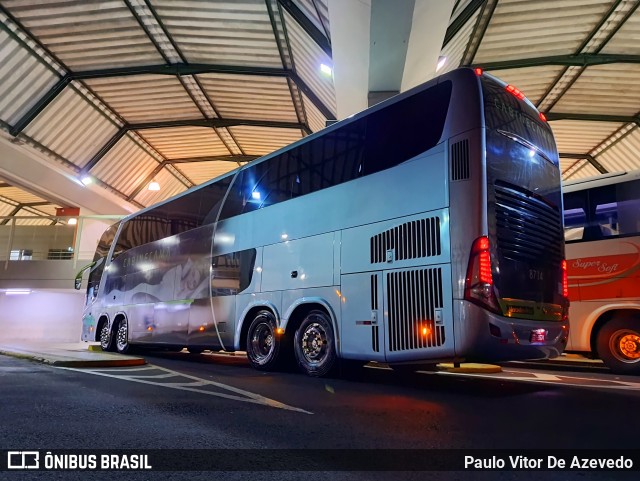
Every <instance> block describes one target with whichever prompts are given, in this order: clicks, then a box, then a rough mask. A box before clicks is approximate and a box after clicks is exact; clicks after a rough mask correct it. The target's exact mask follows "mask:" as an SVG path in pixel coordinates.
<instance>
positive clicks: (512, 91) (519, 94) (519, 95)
mask: <svg viewBox="0 0 640 481" xmlns="http://www.w3.org/2000/svg"><path fill="white" fill-rule="evenodd" d="M505 88H506V89H507V92H509V93H510V94H511V95H513V96H514V97H515V98H517V99H519V100H523V99H524V94H523V93H522V92H521V91H520V90H518V89H517V88H515V87H514V86H513V85H511V84H509V85H507V86H506V87H505Z"/></svg>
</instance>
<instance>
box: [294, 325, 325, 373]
mask: <svg viewBox="0 0 640 481" xmlns="http://www.w3.org/2000/svg"><path fill="white" fill-rule="evenodd" d="M301 344H302V355H303V356H304V357H305V359H306V360H307V361H309V362H312V363H318V362H321V361H322V360H323V359H324V358H325V357H326V355H327V351H328V336H327V331H326V330H325V329H324V327H323V326H322V325H321V324H319V323H317V322H313V323H311V324H309V325H308V326H307V327H306V328H305V330H304V332H303V333H302V338H301Z"/></svg>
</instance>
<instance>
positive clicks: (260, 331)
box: [251, 322, 275, 364]
mask: <svg viewBox="0 0 640 481" xmlns="http://www.w3.org/2000/svg"><path fill="white" fill-rule="evenodd" d="M274 347H275V338H274V335H273V329H272V328H271V326H270V325H269V324H268V323H266V322H261V323H260V324H258V325H257V326H256V328H255V329H254V330H253V333H252V335H251V354H252V357H253V359H254V360H255V361H256V362H257V363H258V364H264V363H265V362H266V361H268V360H269V358H270V357H271V355H272V354H273V349H274Z"/></svg>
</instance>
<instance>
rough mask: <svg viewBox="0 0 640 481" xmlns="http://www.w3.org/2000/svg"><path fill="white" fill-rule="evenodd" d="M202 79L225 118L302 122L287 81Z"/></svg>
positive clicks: (218, 76)
mask: <svg viewBox="0 0 640 481" xmlns="http://www.w3.org/2000/svg"><path fill="white" fill-rule="evenodd" d="M198 78H199V79H200V82H201V84H202V86H203V87H204V90H205V92H206V94H207V95H208V96H209V98H211V99H212V101H213V103H214V105H215V107H216V109H217V111H218V112H220V116H221V117H227V118H232V119H257V120H276V121H285V122H297V121H298V118H297V117H296V112H295V109H294V106H293V102H292V100H291V92H290V91H289V86H288V85H287V79H286V78H284V77H266V76H260V77H258V76H253V77H249V78H247V77H246V76H242V75H233V74H224V75H223V74H202V75H198Z"/></svg>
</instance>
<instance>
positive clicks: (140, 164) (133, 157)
mask: <svg viewBox="0 0 640 481" xmlns="http://www.w3.org/2000/svg"><path fill="white" fill-rule="evenodd" d="M159 164H160V161H159V160H158V159H155V158H154V157H153V156H152V155H151V153H150V152H149V151H147V150H146V149H145V148H144V147H143V145H141V144H140V143H139V142H137V141H135V140H134V138H132V137H131V136H129V135H127V136H125V137H123V138H122V139H120V141H119V142H118V143H117V144H116V145H115V146H114V147H113V148H112V149H111V150H109V152H108V153H107V155H105V156H104V157H103V158H102V159H101V160H100V162H98V163H97V164H96V166H95V167H94V168H93V169H91V170H90V173H91V175H92V176H95V177H97V178H99V179H101V180H102V181H103V182H106V183H107V184H109V185H111V186H112V187H114V188H115V189H117V190H119V191H120V192H123V193H124V194H125V195H129V194H131V193H132V192H133V191H134V190H135V189H136V188H137V187H139V186H140V184H141V183H142V182H143V181H144V180H145V179H146V177H147V176H148V175H149V174H151V172H153V170H154V169H155V168H156V167H158V165H159Z"/></svg>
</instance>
